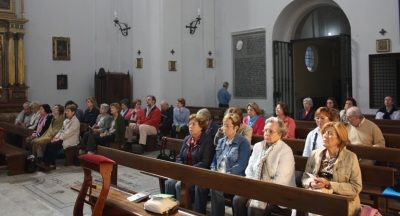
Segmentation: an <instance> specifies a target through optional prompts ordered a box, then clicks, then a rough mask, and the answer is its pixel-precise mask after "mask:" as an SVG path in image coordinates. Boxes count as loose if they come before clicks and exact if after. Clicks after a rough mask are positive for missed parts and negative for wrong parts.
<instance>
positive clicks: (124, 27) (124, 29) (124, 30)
mask: <svg viewBox="0 0 400 216" xmlns="http://www.w3.org/2000/svg"><path fill="white" fill-rule="evenodd" d="M114 26H117V27H118V28H119V30H120V31H121V34H122V35H123V36H125V37H126V36H128V30H129V29H131V27H130V26H129V25H128V24H126V23H123V22H120V21H119V20H118V17H117V16H114Z"/></svg>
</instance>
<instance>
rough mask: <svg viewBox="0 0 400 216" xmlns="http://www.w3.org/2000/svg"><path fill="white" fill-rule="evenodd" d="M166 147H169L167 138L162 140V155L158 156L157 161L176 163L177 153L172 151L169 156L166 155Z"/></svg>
mask: <svg viewBox="0 0 400 216" xmlns="http://www.w3.org/2000/svg"><path fill="white" fill-rule="evenodd" d="M166 145H167V137H163V138H161V148H160V154H158V156H157V159H161V160H166V161H171V162H175V161H176V153H175V151H173V150H170V151H169V154H166V153H165V147H166Z"/></svg>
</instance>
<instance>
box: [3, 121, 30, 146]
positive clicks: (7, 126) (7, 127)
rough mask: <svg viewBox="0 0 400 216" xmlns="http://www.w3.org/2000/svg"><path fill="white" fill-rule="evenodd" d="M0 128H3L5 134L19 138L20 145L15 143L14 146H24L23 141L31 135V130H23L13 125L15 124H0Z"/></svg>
mask: <svg viewBox="0 0 400 216" xmlns="http://www.w3.org/2000/svg"><path fill="white" fill-rule="evenodd" d="M0 127H1V128H4V130H5V132H6V133H10V134H15V135H18V136H21V137H22V143H16V144H18V145H21V146H22V147H24V146H25V139H26V138H27V137H29V136H30V135H32V133H33V130H32V129H28V128H24V127H21V126H19V125H15V124H13V123H9V122H0ZM10 144H13V143H10Z"/></svg>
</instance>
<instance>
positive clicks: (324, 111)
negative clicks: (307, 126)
mask: <svg viewBox="0 0 400 216" xmlns="http://www.w3.org/2000/svg"><path fill="white" fill-rule="evenodd" d="M320 114H323V115H326V116H327V117H328V119H329V121H336V119H335V116H334V115H333V113H332V109H329V108H328V107H320V108H318V109H317V111H315V116H318V115H320Z"/></svg>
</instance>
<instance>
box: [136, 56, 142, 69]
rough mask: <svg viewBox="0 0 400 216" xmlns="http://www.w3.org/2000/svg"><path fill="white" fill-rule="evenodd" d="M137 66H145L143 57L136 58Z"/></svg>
mask: <svg viewBox="0 0 400 216" xmlns="http://www.w3.org/2000/svg"><path fill="white" fill-rule="evenodd" d="M136 68H143V58H136Z"/></svg>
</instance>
